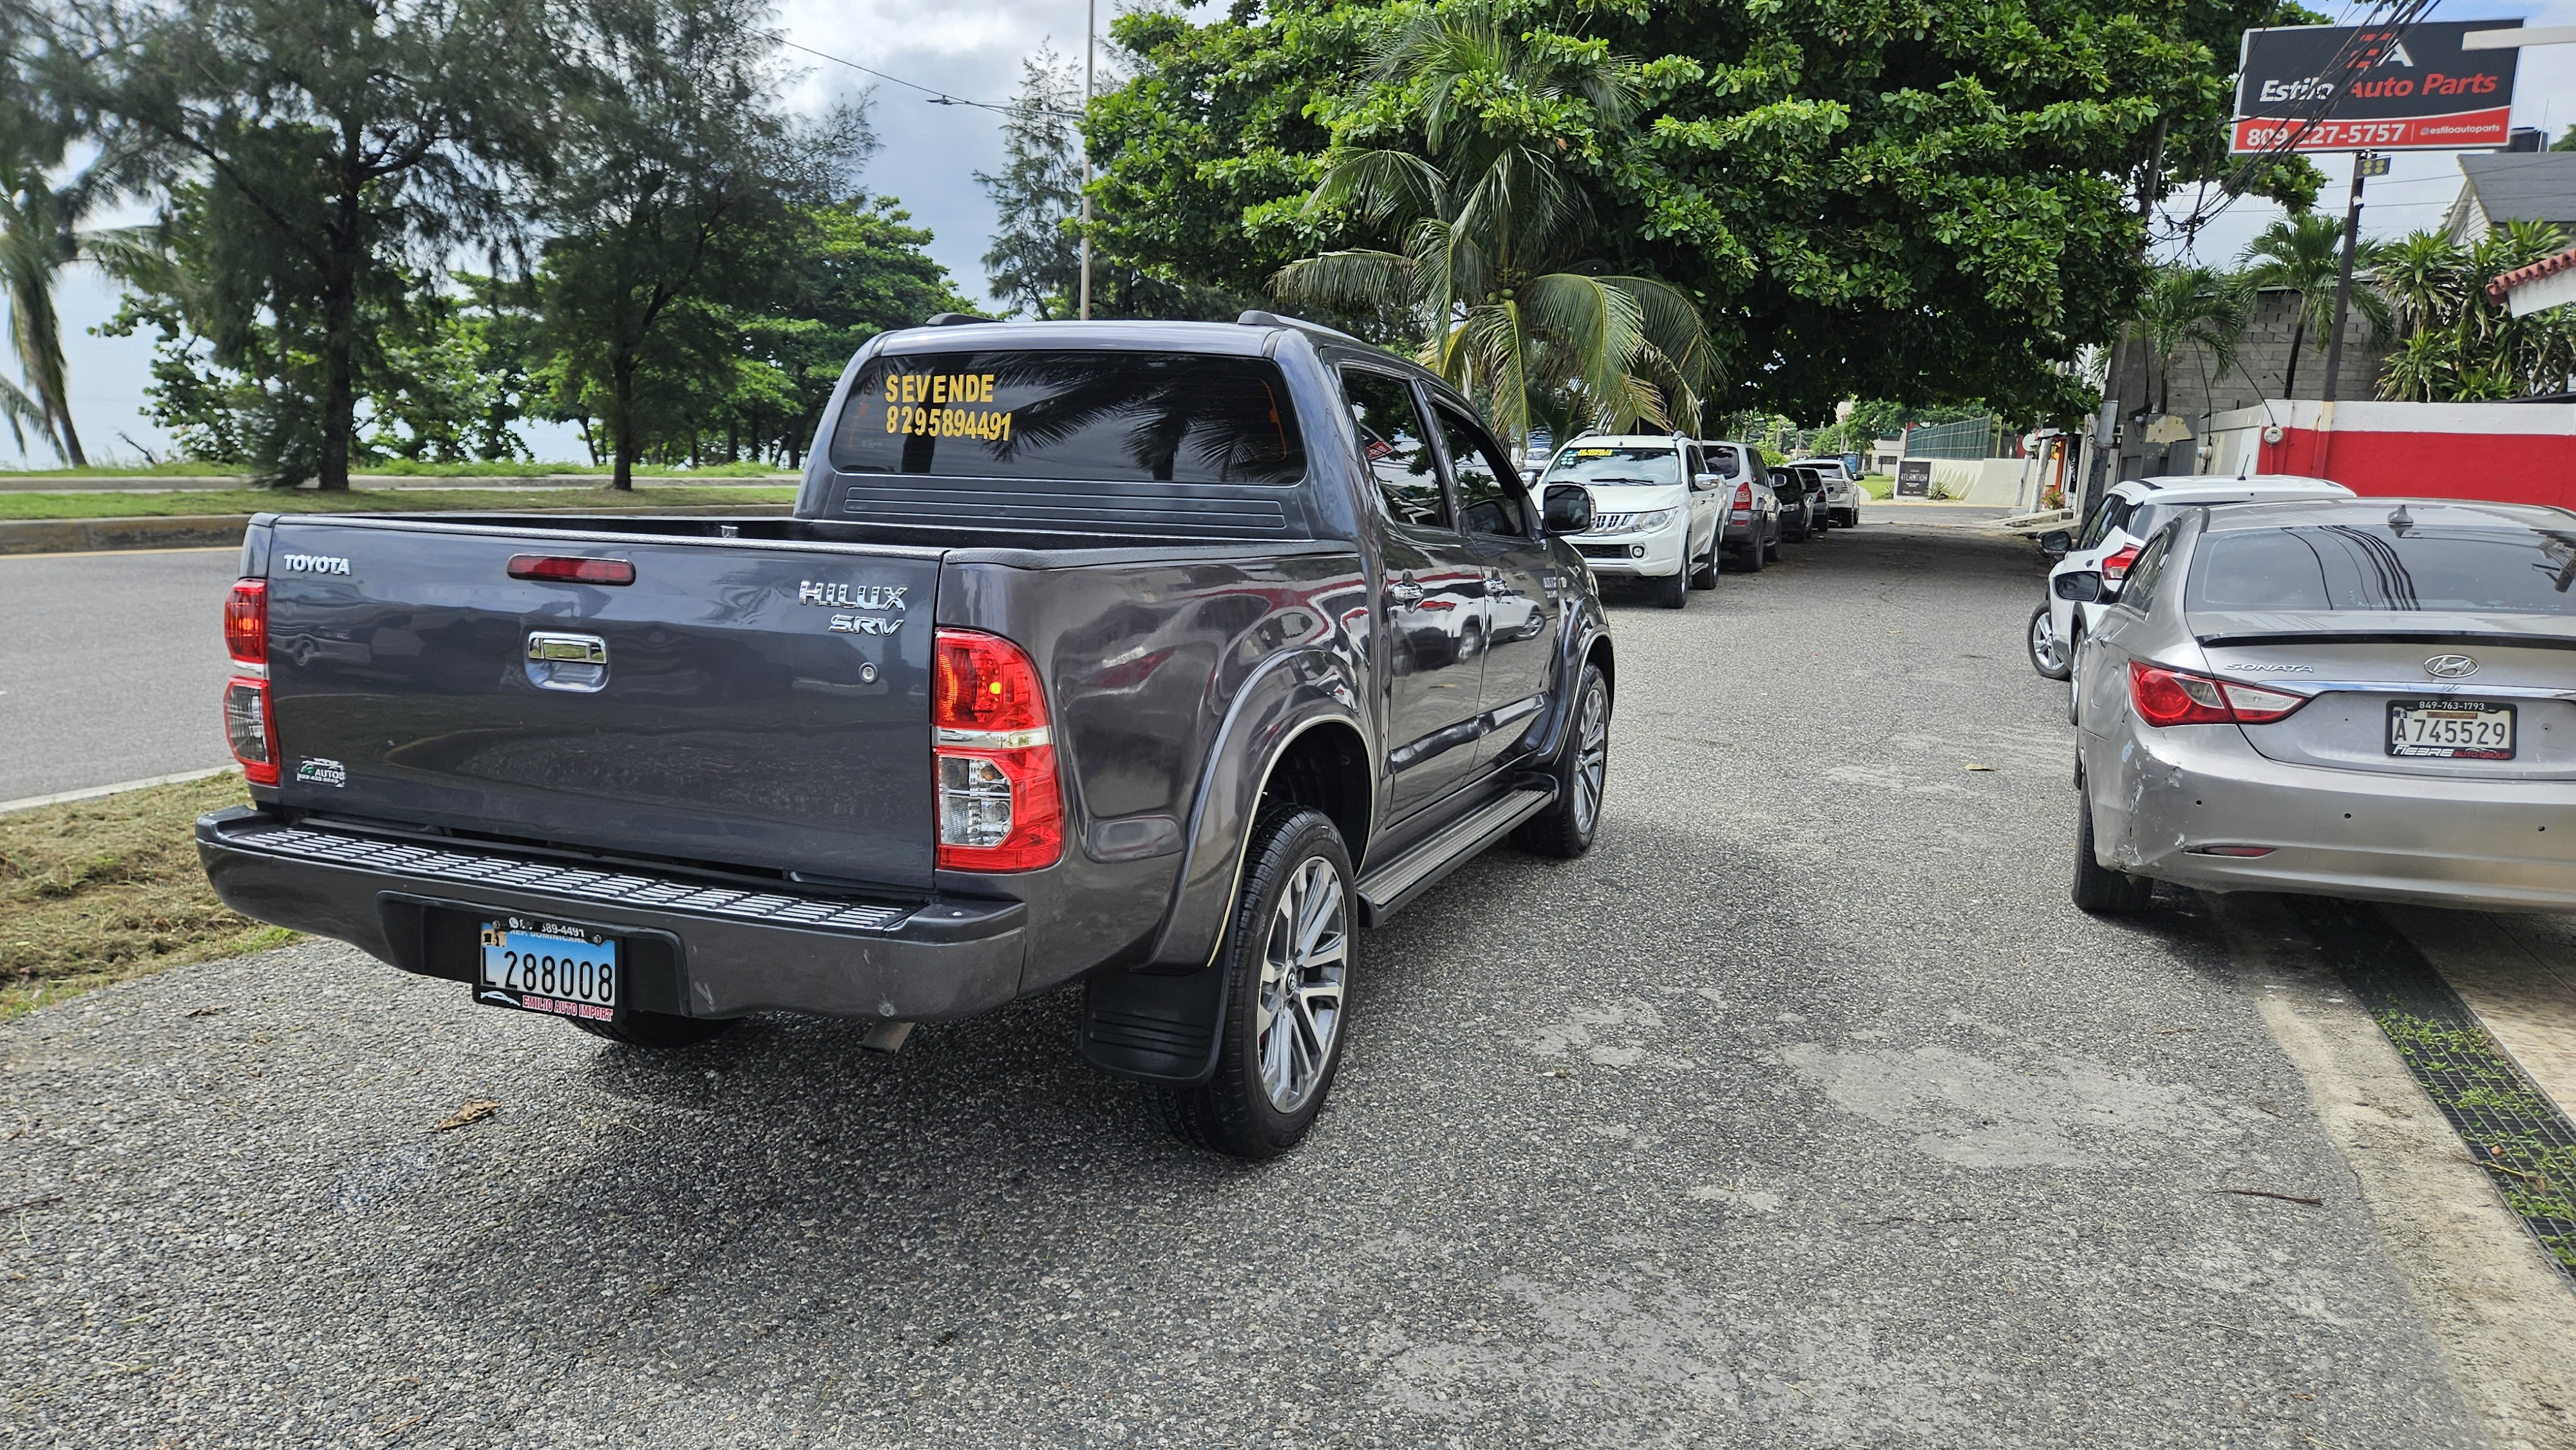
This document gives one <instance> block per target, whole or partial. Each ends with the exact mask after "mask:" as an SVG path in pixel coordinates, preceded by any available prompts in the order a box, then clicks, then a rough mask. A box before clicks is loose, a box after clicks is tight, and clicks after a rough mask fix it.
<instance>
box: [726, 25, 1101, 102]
mask: <svg viewBox="0 0 2576 1450" xmlns="http://www.w3.org/2000/svg"><path fill="white" fill-rule="evenodd" d="M778 43H779V44H780V45H783V46H785V47H787V48H788V49H789V50H801V51H803V52H805V53H806V54H807V55H810V56H813V57H814V58H815V59H817V60H828V61H830V62H831V63H832V64H834V65H845V66H848V67H849V68H850V69H852V70H854V71H859V72H861V73H863V74H866V75H872V76H875V77H876V78H877V79H878V80H881V81H892V82H893V83H894V84H896V85H899V86H902V87H905V88H906V89H908V90H916V91H919V92H921V93H922V94H923V95H924V96H927V97H928V98H929V100H930V104H932V105H934V106H973V107H974V108H975V109H977V110H979V111H999V112H1001V113H1002V114H1003V115H1006V116H1007V115H1011V114H1013V113H1015V112H1018V111H1021V110H1023V109H1025V110H1030V111H1035V112H1036V113H1037V114H1039V115H1041V116H1056V117H1061V118H1062V119H1064V120H1067V121H1079V120H1081V119H1082V113H1081V112H1080V111H1059V110H1056V109H1055V108H1054V107H1052V106H1029V107H1022V106H1019V105H1017V104H1002V105H996V104H995V103H993V102H991V101H970V100H968V99H966V98H965V97H964V96H952V95H950V94H949V93H948V92H946V91H943V90H938V89H935V88H933V87H930V86H925V85H923V84H921V83H920V82H919V81H908V80H905V79H904V78H903V77H901V76H898V75H889V74H887V73H886V72H884V71H881V70H878V69H877V68H876V67H875V66H872V65H861V64H859V63H858V62H857V61H854V60H845V59H843V58H842V57H840V56H837V55H833V54H831V53H830V52H828V51H820V50H816V49H815V48H814V47H812V46H810V45H798V44H797V43H796V42H795V41H792V40H788V39H785V38H783V37H782V38H781V39H780V40H779V42H778Z"/></svg>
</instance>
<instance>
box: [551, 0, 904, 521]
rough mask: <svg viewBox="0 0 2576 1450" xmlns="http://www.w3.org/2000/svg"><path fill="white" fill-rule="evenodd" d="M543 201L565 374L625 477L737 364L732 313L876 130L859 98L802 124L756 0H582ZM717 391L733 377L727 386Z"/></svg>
mask: <svg viewBox="0 0 2576 1450" xmlns="http://www.w3.org/2000/svg"><path fill="white" fill-rule="evenodd" d="M579 13H580V26H579V28H580V33H581V34H583V35H584V36H585V37H586V40H587V47H586V48H587V53H586V55H585V56H584V57H583V64H582V72H581V74H582V84H581V86H580V87H579V89H577V90H575V91H574V92H572V93H571V94H570V95H568V96H567V97H566V99H565V101H564V103H563V114H562V118H561V121H560V123H559V125H558V128H557V132H556V139H555V142H554V147H553V151H552V159H553V166H552V174H551V177H550V179H549V180H548V182H547V183H546V185H545V186H544V188H543V191H542V196H541V200H540V202H539V205H538V213H539V216H540V218H541V220H542V221H543V223H544V224H545V226H546V227H547V228H548V229H549V231H550V233H551V235H550V236H549V237H548V239H547V241H546V243H545V251H544V266H543V271H542V278H543V284H544V285H543V290H544V296H545V316H546V326H547V336H548V340H549V345H550V347H551V349H552V351H553V353H554V355H555V360H556V364H557V366H556V369H555V371H556V375H557V376H558V378H559V379H560V383H561V386H563V387H564V388H566V389H568V390H570V391H571V392H572V393H574V394H576V395H578V396H579V397H580V398H582V399H584V400H586V401H585V403H584V405H583V406H584V407H585V408H586V409H587V410H588V411H591V412H593V413H595V414H596V415H597V416H598V417H599V418H600V419H601V420H602V423H603V425H604V428H605V431H606V433H607V441H608V451H609V453H610V456H611V457H612V459H613V461H614V463H615V483H616V486H617V487H619V488H631V487H633V486H634V465H635V463H636V462H637V460H638V459H639V458H640V457H641V456H642V455H643V453H644V451H645V449H646V448H647V447H649V446H650V445H651V442H652V440H653V438H654V435H655V432H656V427H657V424H658V423H661V422H662V421H664V420H666V419H669V418H673V417H684V416H686V415H688V414H690V413H692V412H695V411H699V410H702V409H703V407H704V406H705V403H706V395H707V393H708V391H709V389H710V387H711V384H712V382H713V380H714V379H716V378H718V377H719V376H726V377H729V376H731V375H733V373H734V371H735V368H734V343H735V338H736V330H735V328H734V326H733V315H734V313H735V312H736V311H737V310H739V309H741V308H743V307H745V306H748V305H752V304H755V303H756V302H757V301H758V300H759V297H760V293H761V289H762V287H763V285H764V272H765V270H766V269H771V268H775V267H776V266H778V265H779V264H780V262H781V256H780V253H779V248H780V246H781V244H782V242H783V241H785V240H786V239H787V238H789V237H791V236H792V235H793V234H794V232H795V230H796V226H797V221H796V217H797V209H798V208H799V207H800V206H811V205H816V204H820V203H823V202H827V201H829V200H830V199H831V198H832V196H833V195H834V194H835V193H836V192H837V190H838V189H839V188H840V187H841V185H842V184H843V183H844V181H845V179H846V177H847V175H848V173H849V172H850V170H851V169H852V168H853V167H855V166H856V164H857V163H858V162H859V161H860V160H861V159H862V158H864V157H865V156H866V154H867V152H868V151H869V150H870V149H871V148H872V146H873V141H872V139H871V138H870V136H869V134H868V131H867V128H866V121H865V115H864V112H863V111H862V110H858V109H843V110H839V111H836V112H833V113H832V114H830V115H829V116H827V117H825V118H824V119H823V120H822V121H820V122H819V123H814V124H800V123H798V122H796V121H795V120H793V119H792V118H791V117H790V116H789V115H788V114H787V112H786V110H785V108H784V106H783V104H782V102H781V100H780V86H781V84H782V82H783V79H784V77H783V76H782V75H781V73H780V72H779V70H778V66H777V40H776V38H775V37H774V36H773V35H771V34H770V33H769V31H768V30H767V28H766V26H767V22H768V18H769V12H768V9H767V7H766V5H764V4H762V3H761V0H582V3H581V5H580V11H579ZM715 391H718V392H721V391H723V389H722V388H721V387H716V388H715Z"/></svg>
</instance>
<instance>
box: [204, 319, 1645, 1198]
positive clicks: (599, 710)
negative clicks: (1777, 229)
mask: <svg viewBox="0 0 2576 1450" xmlns="http://www.w3.org/2000/svg"><path fill="white" fill-rule="evenodd" d="M942 321H944V322H946V323H947V325H932V326H927V327H922V328H915V329H912V330H908V331H903V332H897V333H892V334H889V335H886V336H883V337H880V338H878V339H876V340H875V341H873V342H871V343H869V344H868V345H867V346H866V347H865V348H864V349H862V350H861V351H860V353H859V355H858V356H857V357H856V358H855V359H854V360H853V361H852V362H851V363H850V365H849V368H848V369H847V371H846V372H845V373H844V374H843V376H842V379H841V383H840V387H839V390H838V391H837V392H836V394H835V395H834V397H833V399H832V402H831V405H830V407H829V409H828V410H827V411H826V413H825V415H824V417H825V422H824V424H823V427H822V431H821V434H820V436H819V437H817V439H816V440H815V444H814V451H813V455H812V461H811V462H810V464H809V465H808V468H807V472H806V477H805V483H804V489H803V492H802V494H801V495H800V496H799V498H798V502H797V508H796V513H795V516H794V517H793V518H742V519H731V520H727V519H712V518H633V517H600V518H567V517H562V516H559V515H524V516H514V515H501V514H495V515H480V516H459V515H454V514H441V515H434V516H390V515H364V516H357V515H350V516H333V515H322V514H304V515H286V516H281V515H261V516H260V517H259V518H257V519H256V520H254V521H253V523H252V525H251V528H250V531H249V536H248V538H247V539H246V540H245V542H244V545H243V552H242V569H241V573H242V579H241V582H240V583H239V584H238V585H237V586H236V587H235V588H234V590H233V594H232V598H231V600H230V602H229V604H228V605H227V608H226V613H225V630H226V638H227V642H228V644H229V647H230V648H231V651H232V654H233V658H234V659H235V661H237V666H236V670H235V678H234V679H233V680H232V681H231V683H230V685H229V686H228V687H227V689H226V692H225V701H224V713H225V721H226V726H227V729H228V731H229V733H230V737H231V741H232V745H233V749H234V753H235V754H236V755H237V756H238V757H239V758H240V760H241V762H242V764H243V768H244V770H245V772H246V774H247V775H248V776H249V779H250V781H251V795H252V798H253V799H254V801H255V802H256V804H255V805H254V806H253V807H251V808H247V809H239V810H231V811H223V812H218V813H216V814H214V815H210V816H207V817H205V818H204V819H202V820H201V821H199V822H198V824H197V840H198V845H199V850H200V852H201V853H202V854H203V856H204V859H205V865H206V870H207V872H208V874H209V875H210V876H211V878H212V879H213V882H214V885H215V888H216V890H217V892H218V893H220V894H221V895H222V897H223V898H224V900H225V901H227V902H229V903H231V904H232V905H233V906H234V907H235V908H237V909H239V910H241V911H242V912H244V913H246V914H248V915H251V916H254V917H258V918H260V919H262V920H265V921H272V922H276V923H279V924H281V925H285V926H290V927H294V928H297V929H299V930H303V931H310V932H316V933H319V934H321V935H325V936H331V937H337V938H340V939H342V940H344V941H349V942H353V943H356V944H357V945H358V946H360V947H362V948H364V949H365V950H366V951H368V952H370V953H372V954H374V955H375V956H377V957H380V958H382V959H383V960H385V961H388V962H391V963H393V964H395V965H396V966H399V967H401V968H403V969H405V970H407V971H412V972H417V973H422V974H425V975H428V976H432V977H444V978H450V979H453V980H455V981H457V982H458V983H460V984H462V986H463V987H464V989H465V990H464V991H463V992H461V993H460V997H461V998H462V997H470V998H471V1000H473V1001H476V1002H481V1003H485V1004H489V1005H491V1006H495V1007H503V1008H512V1009H518V1010H525V1011H533V1012H541V1013H546V1014H549V1015H552V1016H557V1017H562V1018H564V1019H566V1020H568V1021H570V1022H572V1023H573V1024H574V1025H576V1026H578V1027H580V1028H582V1029H584V1030H586V1031H589V1032H592V1033H596V1034H598V1035H600V1036H602V1037H607V1038H611V1039H614V1040H616V1041H619V1042H622V1043H628V1044H633V1045H637V1046H643V1047H676V1046H685V1045H687V1044H689V1043H693V1042H696V1041H699V1040H701V1039H703V1038H706V1037H708V1036H710V1035H712V1034H713V1033H715V1032H717V1031H718V1030H720V1029H722V1028H723V1027H725V1026H726V1025H728V1024H729V1023H730V1022H732V1021H733V1020H734V1019H736V1018H739V1017H741V1016H742V1015H744V1014H746V1013H750V1012H758V1011H777V1010H785V1011H796V1012H810V1013H821V1014H828V1015H833V1016H842V1017H851V1018H858V1019H862V1020H865V1021H867V1022H870V1023H872V1024H875V1025H874V1027H873V1028H872V1030H871V1032H870V1033H869V1037H870V1040H871V1044H872V1045H876V1046H879V1047H881V1048H884V1049H886V1050H891V1049H892V1048H894V1047H896V1046H898V1045H900V1043H901V1041H902V1038H903V1035H904V1033H905V1032H906V1031H907V1030H908V1029H909V1026H910V1024H912V1023H914V1022H916V1021H927V1020H938V1019H948V1018H958V1017H965V1016H969V1015H972V1014H975V1013H979V1012H984V1011H987V1010H990V1009H992V1008H994V1007H997V1006H1000V1005H1002V1004H1004V1003H1007V1002H1010V1001H1012V1000H1014V999H1016V998H1020V997H1026V996H1031V995H1034V994H1037V993H1042V992H1049V991H1053V990H1055V989H1056V988H1058V987H1061V986H1063V985H1064V984H1066V983H1067V982H1069V981H1074V980H1079V981H1081V982H1082V983H1083V984H1084V992H1085V996H1084V1003H1085V1005H1084V1011H1083V1026H1082V1039H1083V1041H1082V1047H1083V1051H1084V1053H1085V1054H1086V1055H1087V1056H1089V1058H1090V1059H1091V1060H1092V1061H1093V1062H1094V1063H1096V1064H1098V1065H1099V1066H1101V1067H1103V1068H1106V1069H1108V1070H1109V1071H1112V1072H1117V1073H1122V1074H1125V1075H1128V1076H1131V1077H1135V1078H1140V1079H1143V1080H1144V1081H1146V1082H1149V1083H1152V1084H1155V1085H1156V1086H1157V1087H1158V1088H1159V1089H1160V1094H1161V1100H1162V1103H1163V1105H1164V1109H1165V1112H1166V1114H1167V1116H1168V1117H1169V1119H1170V1121H1171V1122H1172V1124H1173V1125H1174V1127H1175V1128H1176V1130H1178V1131H1179V1132H1181V1133H1182V1134H1184V1135H1185V1136H1187V1137H1189V1138H1191V1139H1192V1140H1194V1141H1197V1142H1199V1143H1202V1144H1205V1145H1207V1146H1210V1147H1214V1148H1217V1149H1220V1150H1223V1151H1225V1152H1229V1153H1235V1154H1241V1155H1245V1156H1252V1157H1259V1156H1265V1155H1268V1154H1273V1153H1278V1152H1281V1151H1283V1150H1285V1149H1287V1148H1288V1147H1290V1146H1292V1145H1293V1144H1295V1143H1296V1142H1297V1140H1298V1139H1299V1137H1300V1136H1301V1135H1303V1134H1304V1133H1305V1131H1306V1129H1307V1127H1308V1125H1309V1124H1310V1123H1311V1122H1312V1121H1313V1119H1314V1116H1315V1114H1316V1112H1317V1111H1318V1110H1319V1108H1320V1107H1321V1105H1322V1103H1323V1101H1324V1096H1325V1093H1326V1092H1327V1090H1328V1089H1329V1088H1330V1086H1331V1083H1332V1079H1333V1075H1334V1072H1335V1070H1336V1068H1337V1066H1338V1065H1339V1063H1340V1061H1341V1056H1342V1047H1343V1044H1344V1042H1345V1041H1347V1039H1348V1037H1349V1030H1348V1022H1349V1013H1350V1010H1351V1003H1352V998H1351V996H1350V995H1349V987H1350V973H1351V971H1352V967H1353V964H1354V961H1355V953H1354V937H1355V933H1356V929H1357V928H1359V927H1363V926H1373V925H1375V924H1377V923H1378V922H1381V921H1384V920H1385V919H1386V918H1387V917H1389V916H1390V915H1392V914H1393V913H1395V912H1396V911H1397V910H1398V909H1400V908H1402V907H1403V906H1404V905H1405V904H1406V903H1407V902H1409V901H1412V900H1413V899H1414V898H1415V897H1416V896H1418V895H1419V894H1420V893H1422V892H1423V891H1425V890H1427V889H1429V888H1430V887H1431V886H1432V885H1433V884H1434V883H1436V882H1438V881H1439V880H1440V879H1441V878H1442V877H1443V876H1445V875H1446V874H1447V873H1449V872H1450V871H1451V870H1453V869H1455V868H1456V867H1457V866H1458V865H1459V864H1461V863H1462V862H1464V861H1466V860H1468V859H1470V858H1471V857H1473V856H1475V855H1476V854H1477V853H1478V852H1480V851H1483V850H1484V849H1485V848H1486V847H1488V846H1491V845H1493V844H1495V843H1496V842H1498V841H1500V840H1502V839H1503V838H1504V837H1505V836H1511V837H1512V838H1514V839H1515V840H1516V841H1518V842H1519V843H1520V844H1521V845H1522V846H1523V847H1525V848H1527V849H1530V850H1534V851H1537V852H1540V853H1543V854H1548V855H1555V856H1572V855H1576V854H1579V853H1581V852H1582V851H1584V850H1585V849H1587V848H1588V847H1589V846H1590V845H1591V842H1592V838H1593V833H1594V830H1595V829H1596V827H1597V826H1598V824H1599V821H1600V809H1601V801H1602V789H1603V785H1604V782H1605V779H1606V772H1607V761H1608V753H1609V729H1610V706H1611V686H1612V682H1613V679H1614V665H1613V657H1612V654H1611V644H1610V637H1609V633H1608V631H1607V629H1606V627H1605V625H1604V623H1603V618H1602V613H1601V609H1600V606H1599V601H1598V598H1597V595H1596V592H1595V588H1594V583H1593V579H1592V575H1591V573H1590V571H1589V570H1588V569H1587V568H1586V567H1585V566H1584V564H1583V562H1582V560H1581V559H1580V558H1579V557H1577V556H1576V555H1575V553H1574V551H1573V550H1572V549H1571V548H1570V547H1568V546H1567V545H1566V544H1564V543H1563V542H1561V541H1560V540H1558V539H1557V538H1555V537H1554V535H1556V534H1559V533H1577V532H1581V531H1582V530H1583V529H1584V528H1586V527H1587V526H1588V525H1589V523H1590V521H1591V520H1590V512H1591V509H1590V500H1589V496H1588V495H1587V494H1586V493H1585V491H1584V490H1583V489H1581V488H1579V487H1576V488H1562V489H1551V490H1550V491H1549V496H1548V499H1547V500H1546V506H1545V508H1544V510H1542V508H1541V505H1540V501H1539V500H1537V499H1534V498H1532V497H1531V496H1530V493H1529V491H1528V490H1527V488H1526V487H1525V486H1524V485H1523V483H1522V481H1521V479H1520V477H1519V475H1518V474H1517V473H1516V472H1515V471H1514V469H1513V467H1512V463H1511V461H1510V458H1509V455H1507V454H1506V453H1505V452H1504V451H1503V449H1502V448H1501V446H1500V445H1498V444H1497V443H1496V442H1495V441H1494V438H1493V436H1492V435H1491V434H1490V433H1489V432H1488V431H1487V430H1486V429H1485V427H1484V425H1483V424H1482V423H1480V422H1479V421H1478V419H1477V416H1476V413H1475V411H1474V409H1473V408H1471V407H1470V406H1469V405H1468V403H1467V402H1466V400H1465V399H1463V398H1461V397H1460V396H1459V395H1458V394H1456V393H1454V392H1452V391H1451V390H1450V389H1448V388H1447V387H1445V386H1443V385H1442V384H1441V383H1440V382H1439V380H1438V379H1436V378H1434V377H1433V376H1431V375H1430V374H1428V373H1426V372H1424V371H1422V370H1421V369H1419V368H1415V367H1412V366H1410V365H1408V364H1406V363H1403V362H1400V361H1397V360H1396V359H1394V358H1392V357H1390V356H1388V355H1387V354H1386V353H1385V352H1383V351H1381V350H1379V349H1377V348H1373V347H1370V346H1367V345H1365V344H1363V343H1360V342H1358V341H1356V340H1354V339H1352V338H1348V337H1345V336H1343V335H1341V334H1339V333H1335V332H1331V331H1327V330H1325V329H1322V328H1316V327H1310V326H1306V325H1303V324H1299V323H1294V322H1290V321H1285V320H1282V319H1280V318H1276V317H1272V316H1269V315H1267V314H1263V313H1247V314H1245V316H1244V317H1243V319H1242V321H1241V322H1240V323H1239V324H1233V325H1227V324H1216V323H1169V324H1164V323H1095V324H1075V323H1047V324H982V323H957V322H955V320H953V319H949V320H942Z"/></svg>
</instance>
